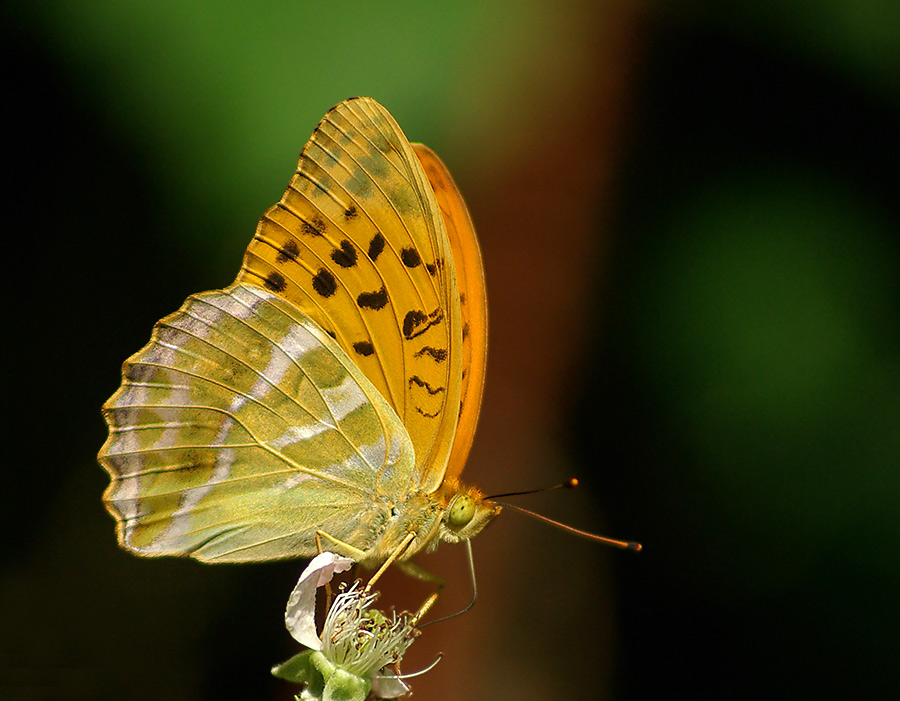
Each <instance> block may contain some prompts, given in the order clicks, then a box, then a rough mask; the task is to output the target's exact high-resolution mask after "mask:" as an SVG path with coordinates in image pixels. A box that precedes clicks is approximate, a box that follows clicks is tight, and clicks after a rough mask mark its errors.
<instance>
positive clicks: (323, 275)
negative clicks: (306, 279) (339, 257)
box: [312, 268, 337, 297]
mask: <svg viewBox="0 0 900 701" xmlns="http://www.w3.org/2000/svg"><path fill="white" fill-rule="evenodd" d="M312 285H313V289H314V290H315V291H316V292H318V293H319V294H320V295H322V296H323V297H331V295H333V294H334V293H335V292H336V291H337V282H336V281H335V279H334V275H332V274H331V273H330V272H328V271H327V270H325V268H321V269H320V270H319V272H317V273H316V274H315V275H313V279H312Z"/></svg>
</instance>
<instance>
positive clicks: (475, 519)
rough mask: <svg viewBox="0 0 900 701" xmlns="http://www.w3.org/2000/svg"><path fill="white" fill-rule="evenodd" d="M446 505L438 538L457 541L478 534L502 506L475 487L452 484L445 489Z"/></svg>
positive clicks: (452, 541)
mask: <svg viewBox="0 0 900 701" xmlns="http://www.w3.org/2000/svg"><path fill="white" fill-rule="evenodd" d="M445 494H447V500H446V504H447V505H446V507H445V508H444V515H443V518H442V520H441V528H440V539H441V540H443V541H444V542H446V543H458V542H460V541H462V540H468V539H469V538H473V537H475V536H476V535H478V534H479V533H480V532H481V531H482V529H484V527H485V526H486V525H488V523H490V522H491V521H492V520H493V519H494V517H495V516H496V515H497V514H499V513H500V511H501V509H502V507H501V506H500V505H499V504H497V503H495V502H492V501H490V500H488V499H485V498H484V495H483V494H482V493H481V492H480V491H479V490H478V489H477V488H476V487H464V486H462V485H459V484H457V485H454V488H452V489H450V490H447V491H446V492H445Z"/></svg>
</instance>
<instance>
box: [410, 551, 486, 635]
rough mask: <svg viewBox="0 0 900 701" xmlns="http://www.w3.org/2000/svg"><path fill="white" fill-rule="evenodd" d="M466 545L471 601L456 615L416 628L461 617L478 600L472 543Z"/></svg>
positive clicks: (452, 614)
mask: <svg viewBox="0 0 900 701" xmlns="http://www.w3.org/2000/svg"><path fill="white" fill-rule="evenodd" d="M465 543H466V556H467V557H466V559H467V560H468V561H469V577H470V579H471V582H472V599H471V600H470V601H469V603H468V604H466V605H465V606H464V607H463V608H462V609H461V610H459V611H457V612H456V613H451V614H450V615H449V616H442V617H441V618H436V619H435V620H433V621H428V623H423V624H422V625H420V626H417V627H418V628H425V627H427V626H432V625H434V624H435V623H441V622H442V621H449V620H450V619H451V618H456V617H457V616H462V615H463V614H464V613H465V612H466V611H468V610H469V609H470V608H472V607H473V606H474V605H475V599H477V598H478V582H477V581H476V579H475V558H474V557H472V541H471V540H467V541H465Z"/></svg>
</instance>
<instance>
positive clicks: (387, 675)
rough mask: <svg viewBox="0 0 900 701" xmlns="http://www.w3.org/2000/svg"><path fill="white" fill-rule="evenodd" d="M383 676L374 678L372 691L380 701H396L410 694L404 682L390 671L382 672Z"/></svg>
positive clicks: (384, 670)
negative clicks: (384, 700)
mask: <svg viewBox="0 0 900 701" xmlns="http://www.w3.org/2000/svg"><path fill="white" fill-rule="evenodd" d="M381 675H382V676H377V677H373V678H372V691H374V692H375V696H377V697H378V698H380V699H396V698H397V697H399V696H403V694H407V693H409V687H408V686H407V685H406V684H405V683H404V681H403V680H402V679H401V678H400V677H398V676H397V675H396V674H394V673H393V672H392V671H391V670H389V669H383V670H381Z"/></svg>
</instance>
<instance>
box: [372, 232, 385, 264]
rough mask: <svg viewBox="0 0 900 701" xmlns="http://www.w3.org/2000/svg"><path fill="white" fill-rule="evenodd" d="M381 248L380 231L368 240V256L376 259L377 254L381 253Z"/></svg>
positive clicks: (382, 248) (381, 238)
mask: <svg viewBox="0 0 900 701" xmlns="http://www.w3.org/2000/svg"><path fill="white" fill-rule="evenodd" d="M383 250H384V236H382V235H381V233H377V234H375V235H374V236H373V237H372V240H371V241H369V258H371V259H372V260H378V256H380V255H381V252H382V251H383Z"/></svg>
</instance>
